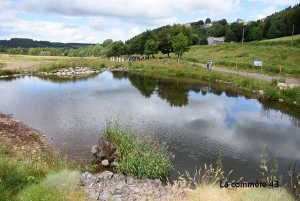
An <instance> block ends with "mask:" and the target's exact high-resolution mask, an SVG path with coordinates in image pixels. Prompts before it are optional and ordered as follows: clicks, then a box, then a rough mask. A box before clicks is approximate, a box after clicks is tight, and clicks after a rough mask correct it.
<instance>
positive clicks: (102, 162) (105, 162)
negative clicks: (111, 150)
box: [101, 159, 109, 167]
mask: <svg viewBox="0 0 300 201" xmlns="http://www.w3.org/2000/svg"><path fill="white" fill-rule="evenodd" d="M101 165H102V166H103V167H108V166H109V161H108V159H104V160H103V161H101Z"/></svg>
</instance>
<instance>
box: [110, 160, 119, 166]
mask: <svg viewBox="0 0 300 201" xmlns="http://www.w3.org/2000/svg"><path fill="white" fill-rule="evenodd" d="M117 166H118V163H117V162H116V161H113V162H112V163H111V164H110V167H117Z"/></svg>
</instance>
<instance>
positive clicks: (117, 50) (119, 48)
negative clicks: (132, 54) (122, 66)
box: [111, 40, 124, 57]
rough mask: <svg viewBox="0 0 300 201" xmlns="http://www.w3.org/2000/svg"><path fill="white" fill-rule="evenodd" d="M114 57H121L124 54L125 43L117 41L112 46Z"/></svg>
mask: <svg viewBox="0 0 300 201" xmlns="http://www.w3.org/2000/svg"><path fill="white" fill-rule="evenodd" d="M111 53H112V56H117V57H120V56H122V55H123V54H124V43H123V41H121V40H120V41H115V42H113V43H112V46H111Z"/></svg>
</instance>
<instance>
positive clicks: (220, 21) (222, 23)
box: [218, 19, 227, 26]
mask: <svg viewBox="0 0 300 201" xmlns="http://www.w3.org/2000/svg"><path fill="white" fill-rule="evenodd" d="M218 23H219V24H221V25H223V26H225V25H227V20H226V19H221V20H219V21H218Z"/></svg>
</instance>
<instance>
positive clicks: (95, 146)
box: [92, 145, 100, 155]
mask: <svg viewBox="0 0 300 201" xmlns="http://www.w3.org/2000/svg"><path fill="white" fill-rule="evenodd" d="M99 151H100V149H99V147H98V145H94V146H92V154H94V155H97V154H98V153H99Z"/></svg>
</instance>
